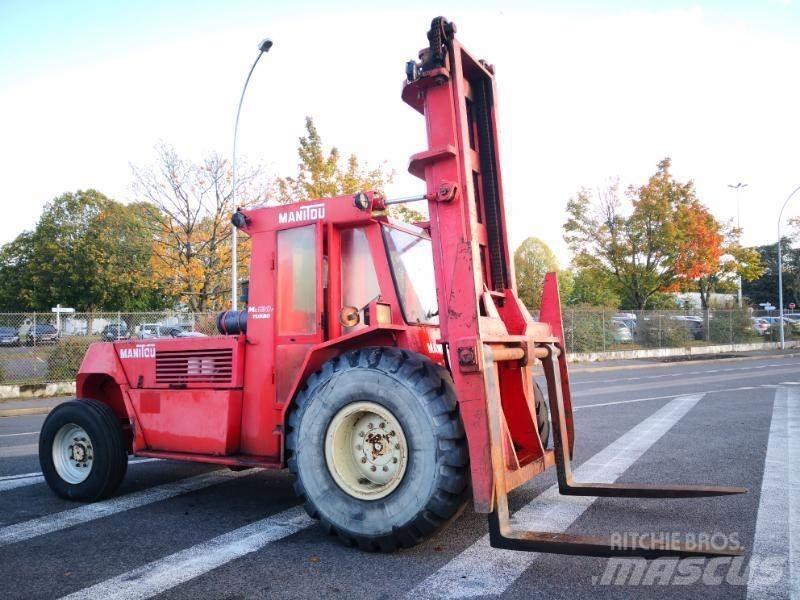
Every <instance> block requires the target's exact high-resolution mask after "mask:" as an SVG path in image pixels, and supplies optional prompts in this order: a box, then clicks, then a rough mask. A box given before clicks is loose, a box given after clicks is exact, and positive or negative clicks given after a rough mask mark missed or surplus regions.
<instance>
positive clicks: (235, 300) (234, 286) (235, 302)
mask: <svg viewBox="0 0 800 600" xmlns="http://www.w3.org/2000/svg"><path fill="white" fill-rule="evenodd" d="M270 48H272V40H271V39H269V38H264V39H263V40H261V42H260V43H259V44H258V55H257V56H256V59H255V60H254V61H253V66H252V67H250V71H249V72H248V73H247V79H245V80H244V87H242V95H241V97H240V98H239V108H238V109H236V123H235V124H234V126H233V157H232V160H231V171H232V176H231V186H232V187H231V205H232V206H233V209H234V210H236V139H237V137H238V134H239V115H240V114H241V113H242V103H243V102H244V93H245V92H246V91H247V84H248V83H250V76H251V75H252V74H253V71H254V70H255V68H256V65H257V64H258V61H259V59H260V58H261V56H262V55H264V54H266V53H267V52H269V49H270ZM236 234H237V229H236V227H231V308H232V309H233V310H238V308H239V278H238V264H237V263H238V248H237V245H236V244H237V237H238V236H237V235H236Z"/></svg>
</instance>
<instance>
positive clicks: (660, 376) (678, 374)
mask: <svg viewBox="0 0 800 600" xmlns="http://www.w3.org/2000/svg"><path fill="white" fill-rule="evenodd" d="M769 367H786V368H794V365H793V364H787V363H781V364H778V363H776V364H770V365H756V366H749V365H746V366H742V367H730V368H727V369H711V370H708V371H676V372H672V373H659V374H658V375H640V376H638V377H615V378H613V379H589V380H585V381H571V382H570V385H572V386H573V387H574V386H578V385H592V384H597V383H618V382H621V381H642V380H648V379H663V378H664V377H686V376H690V375H706V374H708V373H729V372H731V371H744V372H747V371H752V370H753V369H766V368H769ZM577 374H580V371H578V372H577Z"/></svg>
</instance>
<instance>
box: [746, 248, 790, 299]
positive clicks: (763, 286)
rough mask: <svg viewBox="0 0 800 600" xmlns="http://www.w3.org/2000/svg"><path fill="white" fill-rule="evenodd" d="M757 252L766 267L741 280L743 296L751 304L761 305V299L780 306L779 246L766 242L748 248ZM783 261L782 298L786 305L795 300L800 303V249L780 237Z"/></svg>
mask: <svg viewBox="0 0 800 600" xmlns="http://www.w3.org/2000/svg"><path fill="white" fill-rule="evenodd" d="M748 250H753V251H755V252H757V253H758V255H759V257H760V262H761V265H762V267H763V271H762V273H761V275H760V276H759V277H757V278H755V279H753V280H750V281H748V280H747V279H745V280H744V281H743V282H742V295H744V296H746V297H747V298H748V299H749V300H750V303H751V304H753V305H755V306H758V305H759V304H761V303H762V302H770V303H771V304H773V305H774V306H778V248H777V244H766V245H765V246H757V247H755V248H748ZM781 253H782V261H783V301H784V304H789V303H790V302H794V303H795V304H796V305H800V249H798V248H792V246H791V240H790V239H789V238H788V237H784V238H783V239H782V240H781Z"/></svg>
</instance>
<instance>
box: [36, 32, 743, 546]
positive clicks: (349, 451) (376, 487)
mask: <svg viewBox="0 0 800 600" xmlns="http://www.w3.org/2000/svg"><path fill="white" fill-rule="evenodd" d="M454 34H455V26H454V25H453V24H452V23H450V22H448V21H447V20H445V19H444V18H441V17H438V18H436V19H434V20H433V22H432V24H431V29H430V31H429V32H428V45H427V47H426V48H425V49H424V50H422V51H421V52H420V54H419V60H418V61H411V62H409V63H408V64H407V65H406V81H405V83H404V86H403V91H402V98H403V100H404V101H405V102H406V103H407V104H408V105H410V106H411V107H412V108H413V109H414V110H416V111H417V112H419V113H420V114H421V115H422V116H423V118H424V119H425V127H426V131H427V138H428V147H427V148H426V149H425V150H423V151H422V152H419V153H417V154H415V155H413V156H412V157H411V161H410V165H409V171H410V172H411V173H412V174H413V175H416V176H417V177H419V178H420V179H422V180H423V181H424V182H425V186H426V187H425V193H424V195H421V196H420V197H419V198H416V200H425V201H427V206H428V213H429V215H430V219H429V221H427V222H425V223H417V224H416V225H410V224H406V223H400V222H397V221H394V220H393V219H391V218H389V217H388V216H387V209H388V208H389V206H391V205H392V204H394V203H399V202H407V201H410V200H414V199H409V198H405V199H396V200H392V199H387V198H385V197H384V196H383V195H382V194H380V193H377V192H374V191H365V192H360V193H357V194H354V195H347V196H340V197H336V198H319V199H316V200H312V201H309V202H298V203H295V204H288V205H280V206H263V207H257V208H252V209H246V210H237V211H236V212H235V213H234V215H233V217H232V222H233V225H234V226H235V227H237V228H238V229H239V230H241V231H242V232H244V233H245V234H246V235H248V236H249V237H250V239H251V241H252V253H251V262H250V279H249V282H250V283H249V290H248V297H247V302H246V310H244V311H241V312H232V311H229V312H226V313H222V314H220V315H219V317H218V319H217V325H218V328H219V330H220V333H222V334H223V335H221V336H219V337H208V338H185V339H156V340H137V341H133V340H131V341H127V340H120V341H115V342H109V343H96V344H92V345H91V346H90V347H89V349H88V351H87V354H86V356H85V358H84V360H83V363H82V365H81V367H80V371H79V373H78V376H77V382H76V388H77V399H76V400H73V401H69V402H66V403H64V404H60V405H59V406H57V407H56V408H54V409H53V411H52V412H51V413H50V415H49V416H48V417H47V420H46V421H45V423H44V426H43V428H42V433H41V437H40V449H39V456H40V461H41V465H42V471H43V473H44V477H45V479H46V481H47V483H48V484H49V486H50V487H51V489H52V490H53V491H54V492H55V493H56V494H58V495H59V496H62V497H64V498H69V499H74V500H82V501H95V500H98V499H101V498H104V497H107V496H109V495H110V494H113V493H114V491H115V490H116V489H117V487H118V486H119V484H120V482H121V480H122V478H123V476H124V474H125V470H126V466H127V461H128V456H129V455H135V456H145V457H154V458H162V459H171V460H180V461H191V462H202V463H210V464H216V465H223V466H227V467H230V468H233V469H244V468H251V467H258V468H264V469H281V468H284V467H288V468H289V470H290V471H291V472H292V473H293V474H294V475H295V476H296V482H295V490H296V492H297V494H298V496H299V497H300V498H301V499H302V500H303V501H304V502H305V507H306V509H307V510H308V513H309V514H310V515H311V516H312V517H314V518H316V519H319V521H320V522H321V523H322V525H323V528H324V529H325V530H327V531H329V532H331V533H334V534H336V535H338V536H339V537H340V538H341V539H342V540H343V541H344V542H346V543H347V544H350V545H357V546H358V547H360V548H363V549H366V550H381V551H391V550H394V549H396V548H398V547H409V546H413V545H414V544H417V543H419V542H420V541H422V540H424V539H425V538H427V537H429V536H430V535H432V534H433V533H435V532H436V531H437V530H438V529H439V528H441V527H442V526H444V525H445V524H446V523H447V522H448V521H450V520H451V519H453V518H454V517H456V516H457V515H458V514H459V513H460V511H461V510H462V509H463V508H464V507H465V505H466V503H467V502H468V501H469V500H470V499H471V500H472V502H473V505H474V508H475V510H476V511H477V512H479V513H486V514H488V515H489V531H490V537H491V543H492V545H494V546H496V547H502V548H510V549H517V550H530V551H537V552H551V553H560V554H577V555H593V556H642V557H647V558H654V557H658V556H679V557H683V556H719V555H726V556H727V555H737V554H740V553H741V549H740V548H724V549H719V548H716V549H715V548H712V547H710V546H709V545H707V544H705V545H702V544H700V545H693V546H686V545H683V544H680V543H675V542H674V541H671V540H666V541H658V540H653V541H646V540H643V541H637V542H636V543H634V544H632V545H630V546H628V547H618V546H617V545H615V544H613V543H612V542H611V541H610V539H609V538H600V537H589V536H576V535H568V534H553V533H541V532H532V531H520V530H516V529H514V528H512V527H511V525H510V522H509V511H508V501H507V494H508V493H509V492H511V491H512V490H514V489H515V488H517V487H519V486H521V485H523V484H525V483H526V482H528V481H530V480H531V478H533V477H535V476H536V475H538V474H540V473H542V472H544V471H545V470H546V469H548V468H550V467H555V468H556V470H557V475H558V485H559V489H560V492H561V493H562V494H565V495H588V496H619V497H637V498H686V497H700V496H717V495H729V494H739V493H743V492H744V491H745V490H743V489H740V488H723V487H711V486H676V485H669V486H649V485H632V484H605V483H603V484H593V483H577V482H574V481H573V480H572V475H571V472H570V461H571V459H572V455H573V449H574V444H575V432H574V428H573V418H572V403H571V400H570V386H569V371H568V368H567V360H566V354H565V347H564V341H563V340H564V336H563V328H562V321H561V309H560V301H559V293H558V283H557V281H556V277H555V274H552V273H551V274H549V275H548V276H547V278H546V280H545V284H544V292H543V295H542V302H541V312H540V318H539V320H538V321H534V320H533V319H532V317H531V315H530V313H529V312H528V310H527V309H526V308H525V306H524V305H523V304H522V302H521V301H520V299H519V297H518V296H517V289H516V287H517V286H516V281H515V276H514V265H513V260H512V255H511V251H510V248H509V245H508V235H507V227H506V214H505V210H504V201H503V183H502V177H501V172H500V157H499V152H498V143H497V141H498V138H497V122H496V118H497V104H496V97H497V96H496V88H495V77H494V69H493V67H492V66H491V65H490V64H487V63H486V62H484V61H482V60H478V59H476V58H474V57H473V56H472V55H471V54H470V53H469V52H467V51H466V50H465V49H464V48H463V47H462V46H461V45H460V44H459V42H458V41H457V40H456V38H455V35H454ZM539 367H541V371H540V370H539ZM534 371H536V373H538V374H540V375H539V377H536V378H535V377H534ZM540 378H543V380H544V381H545V383H546V390H547V401H545V396H544V394H543V393H542V392H541V390H540V388H539V385H538V384H537V381H536V380H537V379H540ZM551 423H552V447H551V444H550V440H549V438H550V425H551ZM665 537H668V536H665Z"/></svg>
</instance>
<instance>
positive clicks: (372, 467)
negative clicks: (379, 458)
mask: <svg viewBox="0 0 800 600" xmlns="http://www.w3.org/2000/svg"><path fill="white" fill-rule="evenodd" d="M370 469H371V470H373V471H377V470H378V469H377V468H376V467H375V465H372V466H371V467H370Z"/></svg>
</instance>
